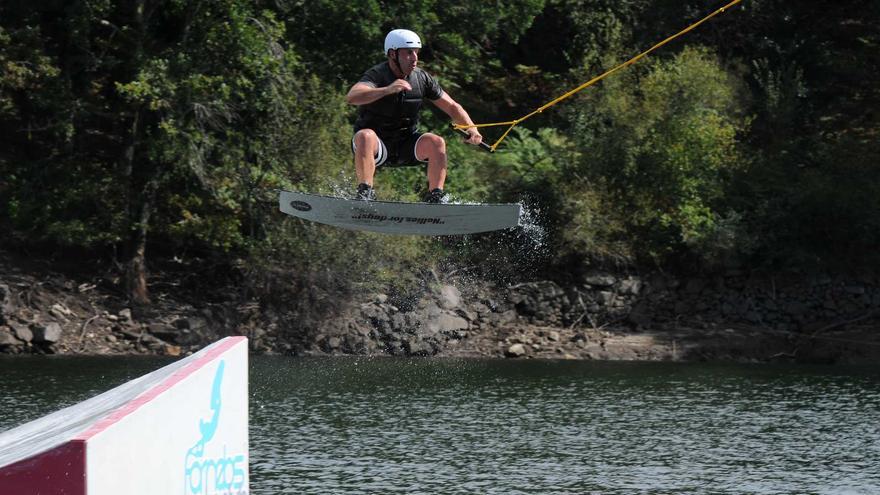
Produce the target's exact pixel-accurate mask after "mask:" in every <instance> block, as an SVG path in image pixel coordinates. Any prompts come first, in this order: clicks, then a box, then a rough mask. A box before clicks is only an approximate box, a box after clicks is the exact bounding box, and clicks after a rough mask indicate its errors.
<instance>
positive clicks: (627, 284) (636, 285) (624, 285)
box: [620, 278, 642, 296]
mask: <svg viewBox="0 0 880 495" xmlns="http://www.w3.org/2000/svg"><path fill="white" fill-rule="evenodd" d="M641 291H642V281H641V280H639V279H636V278H628V279H626V280H624V281H623V282H621V283H620V292H621V293H622V294H626V295H630V296H635V295H638V294H639V292H641Z"/></svg>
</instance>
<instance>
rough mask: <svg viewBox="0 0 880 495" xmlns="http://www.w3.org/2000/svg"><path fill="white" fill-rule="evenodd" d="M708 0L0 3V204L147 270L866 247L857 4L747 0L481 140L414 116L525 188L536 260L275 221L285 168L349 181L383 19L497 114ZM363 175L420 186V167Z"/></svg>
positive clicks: (487, 116) (869, 188) (385, 189)
mask: <svg viewBox="0 0 880 495" xmlns="http://www.w3.org/2000/svg"><path fill="white" fill-rule="evenodd" d="M720 5H721V4H720V3H719V2H715V1H709V0H699V1H697V0H690V1H687V2H649V1H647V0H627V1H617V2H612V1H607V0H518V1H515V2H507V3H504V4H498V3H479V2H477V3H474V2H452V3H449V2H443V3H441V2H435V1H426V2H416V3H407V4H400V5H396V4H389V3H387V2H376V1H370V0H368V1H365V2H361V3H359V4H357V5H355V4H352V3H347V2H340V1H336V0H316V1H310V2H305V1H300V0H277V1H273V2H265V1H261V0H219V1H216V2H188V1H182V0H164V1H163V0H138V1H134V2H117V1H113V0H75V1H71V2H60V1H50V2H38V3H26V2H22V1H12V2H4V3H3V4H2V5H0V67H2V70H0V144H2V150H3V151H2V152H0V212H2V213H0V223H2V227H3V228H4V230H5V231H6V232H8V233H9V236H8V237H9V238H13V237H14V238H16V239H18V240H19V241H20V242H22V243H25V244H27V243H37V242H50V243H55V244H59V245H70V246H78V247H84V248H89V249H98V248H112V251H113V252H117V253H120V254H119V256H120V257H121V258H122V261H126V262H132V263H133V265H132V267H133V270H134V272H140V273H141V276H143V275H144V271H145V266H144V264H143V263H144V262H145V260H146V257H147V254H146V253H147V251H146V247H147V246H148V245H149V246H152V247H153V248H154V249H156V248H159V250H161V251H166V252H175V253H176V252H181V250H191V252H200V253H211V256H215V257H218V258H219V259H225V260H228V261H229V262H230V263H234V260H235V259H249V260H251V266H261V267H265V268H266V270H269V267H270V266H275V267H277V266H281V265H284V266H289V267H292V268H293V269H296V270H298V271H299V272H301V273H318V272H322V271H323V272H327V271H330V272H334V271H335V272H337V273H345V274H346V275H345V276H341V277H338V278H336V280H349V281H350V282H349V283H357V281H358V280H370V279H373V280H378V279H382V280H394V279H398V280H400V278H399V277H397V278H396V277H395V276H394V275H392V274H393V273H398V274H399V273H403V272H407V271H408V270H409V271H412V270H413V267H418V266H421V265H424V264H426V263H434V262H436V260H438V259H442V258H444V257H449V258H450V259H452V258H456V257H457V258H460V261H461V262H462V263H471V264H480V263H481V260H486V259H493V260H496V261H493V263H508V264H509V265H512V271H513V272H515V271H516V270H517V266H520V267H522V266H525V265H529V266H530V270H531V272H534V271H535V270H554V269H555V268H563V267H564V270H560V271H565V272H571V271H572V270H570V267H571V266H572V263H577V264H578V265H579V266H585V265H588V264H590V263H603V262H605V263H620V264H639V263H645V262H648V263H652V264H660V265H669V264H671V263H681V262H687V266H690V267H702V268H708V267H717V266H725V265H730V264H747V265H750V266H754V267H766V268H774V267H776V268H778V267H801V268H803V267H818V266H826V265H831V264H835V263H836V264H842V265H843V266H844V267H848V268H851V269H857V268H858V267H861V266H863V265H865V264H868V265H870V266H874V265H875V264H876V263H877V262H878V260H877V257H876V253H875V246H876V245H877V244H878V243H880V234H878V232H880V228H878V226H880V203H878V201H877V199H876V198H877V197H880V195H878V193H880V172H878V169H877V168H876V166H874V164H875V163H876V162H877V158H878V151H880V146H878V144H877V143H878V140H877V134H878V131H880V123H878V117H877V112H876V108H877V106H878V103H880V89H878V88H880V86H878V85H877V84H876V80H877V74H878V64H880V56H878V53H880V51H878V45H880V35H878V31H877V30H876V28H875V27H874V26H876V22H877V20H878V18H880V7H878V6H877V5H876V2H865V1H856V0H853V1H851V2H843V3H839V2H830V1H827V0H814V1H808V2H798V3H796V4H795V3H791V2H784V1H782V0H753V1H750V2H744V3H743V4H741V5H740V6H738V7H736V8H734V9H731V11H729V12H728V13H725V14H724V15H723V16H719V17H717V18H716V19H713V21H712V22H710V23H707V24H706V25H704V26H702V27H701V28H700V29H697V30H695V31H693V32H692V33H690V34H688V36H686V37H685V38H682V39H680V40H679V41H677V42H676V43H674V44H670V45H668V46H667V47H664V48H663V49H662V50H660V51H658V52H655V53H654V54H652V55H651V56H650V57H649V58H647V59H646V60H644V61H642V62H639V63H638V64H636V65H633V66H632V67H630V68H628V69H626V70H625V71H622V72H620V73H617V74H615V75H614V76H612V77H611V78H608V79H606V80H604V81H602V82H601V83H600V84H598V85H596V86H594V87H591V88H588V89H587V90H586V91H584V92H583V93H581V94H578V95H577V97H575V98H572V99H570V100H567V101H565V102H563V103H561V104H560V105H559V106H557V107H553V109H552V110H548V111H547V112H544V114H542V115H540V116H538V117H535V118H534V119H531V120H529V121H528V122H525V123H523V124H521V125H520V126H518V127H517V128H516V131H515V132H514V133H513V134H512V135H511V136H510V137H508V138H507V140H506V141H505V142H504V143H503V144H502V147H501V148H500V149H499V151H498V153H496V154H494V155H488V154H484V153H481V152H478V151H475V150H474V149H473V148H471V147H467V146H465V145H463V144H461V143H460V140H459V139H457V138H456V136H455V135H453V134H451V133H447V132H446V131H445V130H444V128H445V127H446V126H447V125H448V122H447V119H446V117H445V116H444V115H437V114H429V113H426V115H425V118H424V124H425V128H426V129H431V130H434V131H435V132H439V133H441V134H443V133H445V134H446V136H447V138H448V142H449V147H448V148H449V153H450V164H451V165H450V171H449V185H450V190H451V191H452V193H453V195H454V196H455V197H456V198H458V199H470V200H487V201H516V200H521V199H525V201H526V202H527V203H528V205H529V207H530V208H531V210H532V211H533V212H535V215H536V217H537V218H538V221H539V223H540V224H541V227H542V229H543V230H542V231H543V235H542V237H541V241H540V242H541V243H542V244H543V246H544V249H543V250H542V254H541V256H539V257H538V258H539V259H538V258H527V257H522V256H518V254H517V253H522V252H523V251H524V247H523V244H522V243H523V242H526V243H527V242H531V241H528V240H524V239H522V238H516V236H511V235H508V234H500V235H496V236H484V237H482V238H477V239H475V240H473V241H472V242H464V243H461V242H459V243H457V244H456V243H452V244H443V245H441V244H437V243H435V242H432V241H431V240H419V239H407V240H405V241H402V240H400V239H394V238H382V237H372V236H366V235H361V234H358V235H351V234H349V233H344V232H336V231H333V230H332V229H328V228H324V227H320V226H314V225H307V224H303V223H301V222H298V221H294V220H290V219H283V218H279V215H278V213H277V208H276V205H275V197H276V192H277V190H278V189H281V188H294V189H304V190H316V191H321V192H338V191H339V190H340V189H341V190H343V191H344V190H346V189H348V188H350V187H351V185H352V184H351V182H352V181H353V178H352V177H353V171H352V170H351V169H352V167H351V163H350V160H351V157H350V153H349V151H348V140H349V139H350V130H349V125H350V122H351V119H352V117H353V114H354V109H353V108H351V107H350V106H347V105H345V104H344V102H343V100H342V96H343V94H344V93H345V91H346V90H347V88H348V86H349V85H350V84H351V83H352V82H353V81H355V80H357V78H359V77H360V75H361V74H362V73H363V71H364V70H365V69H367V68H368V67H369V66H371V65H373V64H375V63H377V62H379V61H380V60H381V59H382V54H381V47H382V39H383V37H384V34H385V32H387V31H388V30H389V29H391V28H396V27H408V28H410V29H414V30H416V31H418V32H419V33H420V34H421V35H422V37H423V39H424V40H425V48H424V49H423V51H422V62H423V65H424V66H425V67H426V68H427V69H428V70H429V71H431V72H432V73H434V74H435V75H437V76H438V78H439V79H440V81H441V84H442V85H443V87H444V89H446V90H447V91H449V93H450V94H451V95H452V96H453V97H454V98H455V99H457V100H458V101H460V102H462V103H463V104H464V105H465V107H466V108H467V109H468V110H469V111H470V113H471V115H472V116H473V117H474V118H475V120H477V121H481V122H486V121H497V120H507V119H512V118H516V117H520V116H522V115H524V114H526V113H527V112H529V111H531V110H533V109H534V108H536V107H537V106H539V105H541V104H543V103H546V102H547V101H549V100H550V99H551V98H554V97H555V96H558V95H559V94H561V93H562V92H564V91H567V90H568V89H571V88H572V87H575V86H577V85H579V84H580V83H582V82H583V81H585V80H587V79H589V78H591V77H593V76H595V75H597V74H599V73H600V72H602V71H604V70H607V69H609V68H611V67H613V66H615V65H617V64H618V63H621V62H623V61H624V60H627V59H628V58H629V57H631V56H633V55H635V54H636V53H639V52H641V51H642V50H644V49H646V48H647V47H648V46H650V45H651V44H653V43H655V42H657V41H659V40H660V39H662V38H665V37H666V36H668V35H670V34H673V33H674V32H676V31H678V30H679V29H681V28H683V27H685V26H686V25H688V24H689V23H691V22H694V21H696V20H697V19H699V18H700V17H702V16H703V15H705V14H707V13H708V12H710V11H712V10H714V9H716V8H718V7H719V6H720ZM499 132H500V130H498V129H486V132H485V134H486V136H487V139H489V140H494V139H495V138H497V137H498V135H499ZM378 181H379V187H380V191H381V193H382V194H383V195H385V196H387V197H390V198H407V199H414V198H415V197H417V191H418V190H419V188H420V187H422V185H423V182H424V176H423V175H422V171H421V170H419V169H411V170H402V171H394V172H384V173H383V174H382V175H380V176H379V178H378ZM465 245H466V249H465V248H464V247H463V246H465ZM499 245H501V246H503V247H502V249H498V246H499ZM487 253H491V256H488V255H487ZM536 259H537V262H536ZM282 260H283V262H282ZM536 263H537V265H536ZM488 271H491V270H488ZM352 274H354V275H352ZM132 276H134V275H132ZM403 278H406V277H403Z"/></svg>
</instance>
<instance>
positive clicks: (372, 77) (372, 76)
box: [358, 67, 380, 88]
mask: <svg viewBox="0 0 880 495" xmlns="http://www.w3.org/2000/svg"><path fill="white" fill-rule="evenodd" d="M379 79H380V76H379V71H377V70H376V68H375V67H373V68H371V69H370V70H368V71H367V72H364V75H362V76H361V78H360V79H359V80H358V82H359V83H365V84H368V85H370V86H372V87H374V88H378V87H380V83H379Z"/></svg>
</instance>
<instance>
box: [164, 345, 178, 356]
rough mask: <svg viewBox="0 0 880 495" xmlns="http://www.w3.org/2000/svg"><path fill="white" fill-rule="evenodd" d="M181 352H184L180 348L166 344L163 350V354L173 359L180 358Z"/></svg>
mask: <svg viewBox="0 0 880 495" xmlns="http://www.w3.org/2000/svg"><path fill="white" fill-rule="evenodd" d="M181 352H182V350H181V348H180V347H179V346H176V345H171V344H165V347H164V348H163V350H162V353H163V354H165V355H166V356H171V357H178V356H180V354H181Z"/></svg>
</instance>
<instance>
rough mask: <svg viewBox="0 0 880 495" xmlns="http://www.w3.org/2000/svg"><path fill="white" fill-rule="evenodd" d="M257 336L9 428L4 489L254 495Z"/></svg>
mask: <svg viewBox="0 0 880 495" xmlns="http://www.w3.org/2000/svg"><path fill="white" fill-rule="evenodd" d="M247 347H248V346H247V339H246V338H244V337H228V338H226V339H223V340H221V341H219V342H216V343H214V344H212V345H210V346H208V347H206V348H205V349H202V350H201V351H200V352H198V353H196V354H193V355H192V356H189V357H187V358H185V359H182V360H180V361H177V362H175V363H172V364H170V365H168V366H165V367H164V368H161V369H159V370H157V371H154V372H152V373H150V374H147V375H144V376H142V377H140V378H137V379H134V380H131V381H130V382H127V383H125V384H123V385H121V386H119V387H116V388H114V389H112V390H109V391H107V392H104V393H103V394H100V395H98V396H96V397H93V398H91V399H88V400H86V401H84V402H81V403H79V404H76V405H74V406H71V407H68V408H65V409H62V410H60V411H57V412H55V413H52V414H49V415H48V416H44V417H43V418H40V419H37V420H35V421H32V422H30V423H27V424H24V425H22V426H19V427H16V428H13V429H11V430H7V431H5V432H2V433H0V494H3V495H6V494H9V495H12V494H15V495H29V494H65V495H110V494H120V493H125V494H130V495H141V494H143V495H147V494H150V495H155V494H159V493H161V494H184V495H246V494H248V493H249V488H248V480H249V479H248V371H247V367H248V359H247Z"/></svg>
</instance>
